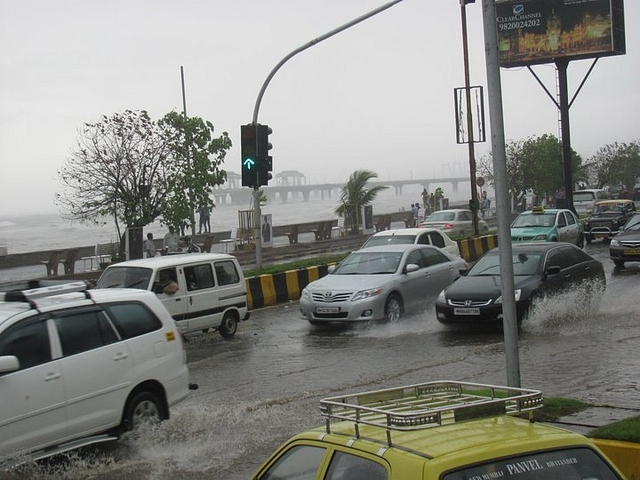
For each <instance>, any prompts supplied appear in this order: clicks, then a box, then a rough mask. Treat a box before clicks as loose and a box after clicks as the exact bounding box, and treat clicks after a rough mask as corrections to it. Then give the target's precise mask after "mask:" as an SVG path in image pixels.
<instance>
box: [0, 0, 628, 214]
mask: <svg viewBox="0 0 640 480" xmlns="http://www.w3.org/2000/svg"><path fill="white" fill-rule="evenodd" d="M385 3H386V2H385V1H384V0H271V1H270V2H263V1H258V0H247V1H244V2H238V1H237V0H211V1H208V2H205V1H202V0H200V1H198V0H184V1H181V2H175V1H174V2H170V1H166V0H153V1H152V0H127V1H125V0H113V1H111V2H100V3H98V2H95V1H90V0H85V1H81V0H75V1H74V0H50V1H47V2H43V1H36V0H0V45H1V46H2V50H1V53H0V69H1V70H2V72H1V73H0V104H1V105H2V109H1V110H0V159H1V160H2V166H3V169H2V170H3V174H2V176H1V180H0V202H2V205H4V208H3V210H2V211H3V212H6V211H7V210H8V209H11V211H12V212H15V211H16V210H17V211H24V212H25V213H31V212H34V211H55V210H56V207H55V206H54V204H53V196H54V193H55V192H56V191H60V189H61V187H60V184H59V183H58V180H57V176H56V171H57V170H58V169H59V168H60V167H61V166H62V165H63V164H64V162H65V160H66V159H67V158H68V157H69V155H70V152H71V151H72V150H73V149H74V147H75V143H76V139H77V138H78V135H77V131H78V129H79V128H80V127H81V126H82V125H83V124H84V123H85V122H95V121H97V120H99V119H100V117H101V116H102V115H106V116H111V115H112V114H114V113H116V112H122V111H124V110H127V109H130V110H147V111H148V112H149V114H150V116H151V117H152V118H153V119H159V118H161V117H162V116H163V115H164V114H166V113H167V112H169V111H171V110H176V111H182V90H181V79H180V67H181V66H183V67H184V72H185V88H186V101H187V113H188V115H190V116H199V117H202V118H204V119H206V120H209V121H211V122H212V123H213V124H214V125H215V128H216V133H217V134H220V133H221V132H223V131H227V132H228V133H229V135H230V137H231V139H232V141H233V143H234V147H233V148H232V149H231V150H230V152H229V153H228V155H227V159H226V162H225V164H224V165H223V168H224V169H225V170H227V171H232V172H236V173H239V171H240V149H239V144H240V125H242V124H245V123H249V122H250V121H251V120H252V115H253V109H254V105H255V102H256V98H257V95H258V92H259V90H260V87H261V86H262V84H263V82H264V80H265V79H266V77H267V75H268V74H269V72H270V71H271V70H272V69H273V68H274V66H275V65H276V64H277V63H278V62H279V61H280V60H281V59H282V58H283V57H285V56H286V55H287V54H289V53H290V52H292V51H293V50H295V49H296V48H298V47H300V46H301V45H304V44H306V43H307V42H309V41H310V40H312V39H314V38H317V37H319V36H321V35H323V34H325V33H326V32H328V31H330V30H333V29H334V28H336V27H338V26H340V25H342V24H344V23H346V22H348V21H350V20H352V19H354V18H356V17H359V16H360V15H363V14H364V13H366V12H369V11H371V10H373V9H374V8H377V7H379V6H381V5H383V4H385ZM467 17H468V29H469V48H470V58H471V84H472V85H483V86H484V87H485V96H486V87H487V83H486V67H485V56H484V34H483V30H482V2H481V1H480V0H478V1H477V2H476V3H474V4H469V5H468V6H467ZM639 19H640V4H639V2H632V1H627V2H625V26H626V45H627V53H626V55H621V56H614V57H607V58H602V59H600V60H599V61H598V63H597V64H596V66H595V68H594V69H593V71H592V73H591V74H590V76H589V78H588V79H587V80H586V83H585V84H584V86H583V87H582V90H581V91H580V93H579V94H578V96H577V97H576V99H575V101H574V103H573V105H572V107H571V112H570V116H571V140H572V142H571V143H572V147H573V149H574V150H575V151H577V152H578V153H579V154H580V155H581V156H582V157H583V159H584V160H586V159H588V158H589V157H591V156H592V155H594V154H595V153H596V151H597V150H598V149H599V148H601V147H603V146H605V145H607V144H611V143H614V142H619V143H628V142H632V141H636V140H640V128H639V127H640V121H639V120H638V116H637V112H636V110H638V107H640V92H639V90H638V87H637V83H638V79H640V57H639V56H638V52H637V49H636V46H637V45H638V44H639V40H640V39H639V38H638V29H637V28H636V27H638V24H639V23H640V20H639ZM591 64H592V60H581V61H574V62H571V63H570V65H569V70H568V75H569V92H570V96H571V97H573V95H574V93H575V91H576V90H577V88H578V86H579V85H580V83H581V82H582V81H583V79H584V76H585V74H586V72H587V71H588V69H589V68H590V67H591ZM533 69H534V71H535V72H536V74H537V75H538V76H539V77H540V78H541V79H542V81H543V82H544V83H545V85H546V86H547V88H548V89H549V90H550V91H551V92H555V88H556V87H555V68H554V66H553V65H550V64H547V65H540V66H535V67H533ZM501 77H502V88H503V92H502V95H503V102H504V106H503V109H504V122H505V137H506V139H507V141H509V140H517V139H524V138H527V137H529V136H538V135H542V134H545V133H549V134H553V135H555V136H558V135H559V132H558V112H557V109H556V107H555V105H554V104H553V103H552V102H551V100H550V99H549V98H548V97H547V94H546V93H545V92H544V90H543V89H542V87H541V86H540V85H539V84H538V82H537V81H536V80H535V78H534V77H533V75H531V73H530V72H529V71H528V70H527V69H526V68H513V69H502V70H501ZM463 84H464V74H463V63H462V36H461V22H460V6H459V2H458V1H457V0H449V1H447V2H442V1H440V2H433V1H424V0H405V1H403V2H401V3H399V4H397V5H395V6H393V7H391V8H390V9H388V10H387V11H385V12H383V13H381V14H379V15H377V16H375V17H373V18H372V19H369V20H366V21H365V22H363V23H361V24H359V25H356V26H354V27H352V28H350V29H348V30H346V31H345V32H342V33H340V34H338V35H336V36H334V37H332V38H330V39H328V40H325V41H324V42H321V43H320V44H318V45H316V46H314V47H312V48H310V49H308V50H306V51H305V52H302V53H301V54H299V55H297V56H295V57H294V58H292V59H291V60H289V61H288V62H287V63H286V64H285V65H284V66H283V67H282V68H281V69H280V70H279V71H278V73H277V74H276V75H275V77H274V78H273V80H272V81H271V83H270V85H269V87H268V88H267V90H266V92H265V95H264V98H263V100H262V104H261V108H260V114H259V117H258V120H259V122H260V123H265V124H268V125H270V126H271V127H272V129H273V132H274V133H273V135H272V143H273V150H272V155H273V159H274V173H278V172H281V171H283V170H298V171H300V172H302V173H304V174H305V175H306V177H307V179H308V181H309V182H310V183H322V182H339V181H343V180H346V179H347V177H348V175H349V174H350V173H351V172H353V171H354V170H356V169H359V168H367V169H370V170H373V171H375V172H377V173H378V175H379V177H380V179H382V180H385V179H408V178H434V177H438V176H440V175H446V176H448V175H451V174H452V173H459V174H460V175H461V176H464V175H467V174H468V156H467V147H466V145H458V144H457V143H456V135H455V133H456V132H455V117H454V95H453V90H454V88H456V87H461V86H463ZM486 103H487V100H486V97H485V104H486ZM486 122H487V125H486V129H487V131H488V130H489V127H488V112H487V118H486ZM489 150H490V143H489V142H487V143H482V144H478V145H477V146H476V153H477V157H478V158H479V157H482V156H485V155H487V154H488V152H489Z"/></svg>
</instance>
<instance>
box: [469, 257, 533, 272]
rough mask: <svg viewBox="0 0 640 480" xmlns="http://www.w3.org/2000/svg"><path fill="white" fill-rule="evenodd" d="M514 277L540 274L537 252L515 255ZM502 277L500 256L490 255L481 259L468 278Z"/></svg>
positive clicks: (472, 268)
mask: <svg viewBox="0 0 640 480" xmlns="http://www.w3.org/2000/svg"><path fill="white" fill-rule="evenodd" d="M512 258H513V261H512V263H513V274H514V275H536V274H538V273H539V272H540V254H539V253H537V252H518V253H515V252H514V253H513V257H512ZM493 275H500V254H499V253H498V252H495V253H490V254H488V255H485V256H483V257H481V258H480V259H479V260H478V261H477V262H476V263H475V265H474V266H473V267H471V270H469V273H467V276H468V277H480V276H493Z"/></svg>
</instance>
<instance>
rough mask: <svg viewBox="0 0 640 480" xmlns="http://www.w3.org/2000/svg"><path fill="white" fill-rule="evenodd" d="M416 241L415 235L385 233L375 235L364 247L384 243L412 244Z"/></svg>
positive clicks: (377, 245) (378, 245)
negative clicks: (383, 234)
mask: <svg viewBox="0 0 640 480" xmlns="http://www.w3.org/2000/svg"><path fill="white" fill-rule="evenodd" d="M415 241H416V236H415V235H385V236H382V235H380V236H375V235H374V236H373V237H370V238H369V240H367V241H366V243H365V244H364V245H363V246H362V248H365V247H367V248H369V247H380V246H383V245H400V244H406V245H410V244H412V243H414V242H415Z"/></svg>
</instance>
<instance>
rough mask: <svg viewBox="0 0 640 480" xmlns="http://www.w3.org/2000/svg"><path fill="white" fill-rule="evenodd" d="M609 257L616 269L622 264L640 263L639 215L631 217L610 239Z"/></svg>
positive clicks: (622, 265)
mask: <svg viewBox="0 0 640 480" xmlns="http://www.w3.org/2000/svg"><path fill="white" fill-rule="evenodd" d="M609 256H610V257H611V260H613V263H614V264H615V265H616V267H624V262H640V213H636V214H635V215H634V216H633V217H631V218H630V219H629V220H628V221H627V223H625V224H624V226H623V227H622V229H621V231H620V233H618V235H616V236H615V237H613V238H612V239H611V243H610V244H609Z"/></svg>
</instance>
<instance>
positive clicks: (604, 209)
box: [592, 203, 622, 215]
mask: <svg viewBox="0 0 640 480" xmlns="http://www.w3.org/2000/svg"><path fill="white" fill-rule="evenodd" d="M592 212H593V214H594V215H599V214H603V213H604V214H620V213H622V204H620V203H606V204H601V205H594V207H593V210H592Z"/></svg>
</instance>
